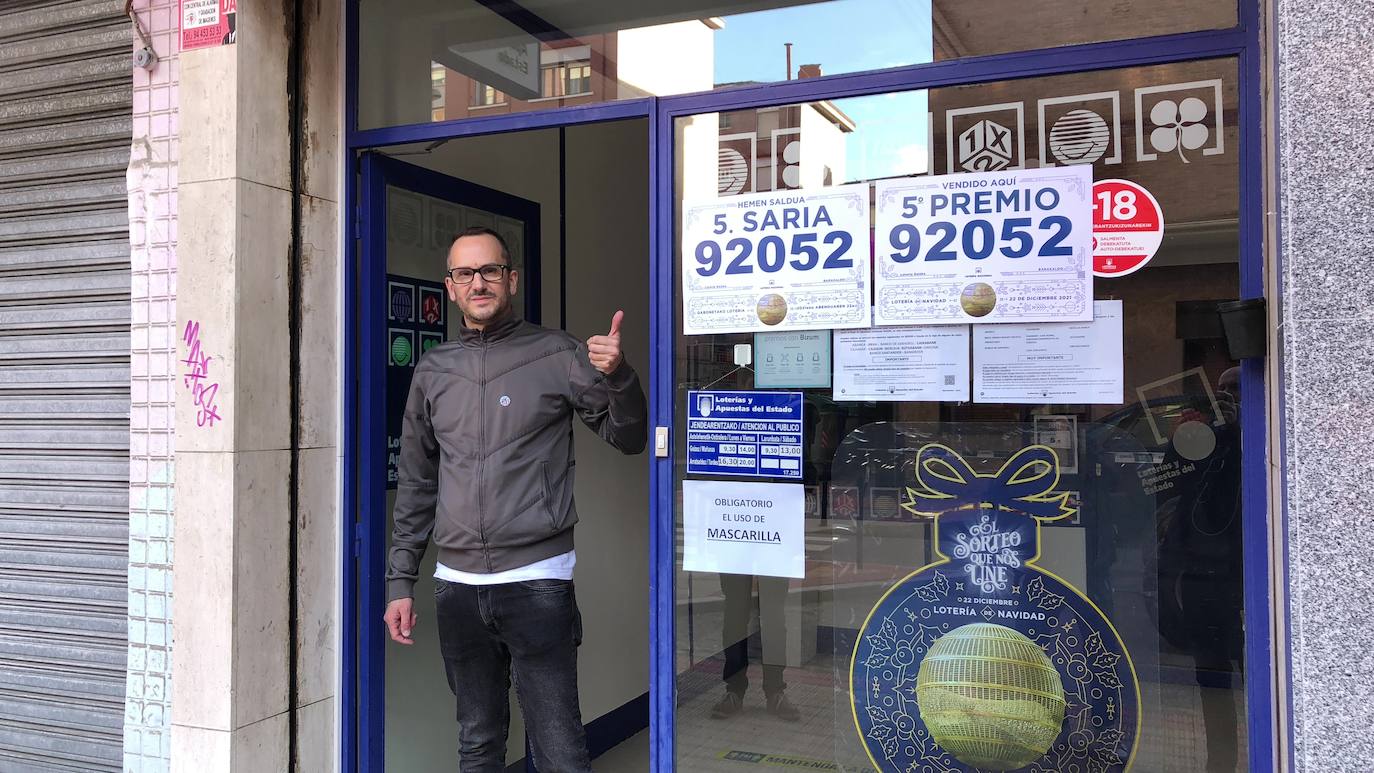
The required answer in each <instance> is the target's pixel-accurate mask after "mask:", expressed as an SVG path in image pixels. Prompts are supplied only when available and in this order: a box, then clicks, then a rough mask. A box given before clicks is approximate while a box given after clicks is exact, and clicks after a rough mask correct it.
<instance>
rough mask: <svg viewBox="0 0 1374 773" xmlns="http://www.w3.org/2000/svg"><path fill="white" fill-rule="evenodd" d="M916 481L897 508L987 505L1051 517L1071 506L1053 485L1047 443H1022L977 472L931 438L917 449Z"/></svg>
mask: <svg viewBox="0 0 1374 773" xmlns="http://www.w3.org/2000/svg"><path fill="white" fill-rule="evenodd" d="M916 482H917V483H918V484H919V485H920V486H921V488H920V489H912V488H908V489H907V499H908V500H909V501H907V502H904V503H902V507H903V508H905V509H906V510H908V511H910V512H912V513H917V514H920V515H938V514H940V513H944V512H949V511H950V510H962V509H977V508H980V507H984V506H987V507H991V508H992V509H994V510H1011V511H1014V512H1021V513H1025V514H1026V515H1029V516H1032V517H1034V518H1041V519H1044V520H1051V521H1052V520H1058V519H1060V518H1063V517H1065V516H1069V515H1073V514H1074V512H1075V510H1076V508H1073V507H1070V506H1069V504H1068V499H1069V494H1068V492H1066V491H1061V492H1056V491H1055V490H1054V487H1055V486H1056V485H1057V484H1058V483H1059V457H1058V456H1056V455H1055V453H1054V450H1053V449H1051V448H1047V447H1046V446H1031V447H1029V448H1023V449H1021V450H1020V451H1018V452H1017V453H1016V455H1015V456H1013V457H1012V458H1011V459H1008V460H1007V462H1006V464H1004V465H1002V469H1000V470H998V471H997V472H996V473H994V474H992V475H980V474H978V473H977V472H975V471H974V469H973V467H972V466H970V465H969V463H968V462H966V461H964V457H962V456H960V455H959V454H958V452H956V451H954V450H953V449H951V448H949V447H947V446H943V445H941V444H939V443H931V444H930V445H927V446H924V447H923V448H921V450H920V451H919V452H918V453H917V454H916Z"/></svg>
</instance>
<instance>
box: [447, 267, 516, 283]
mask: <svg viewBox="0 0 1374 773" xmlns="http://www.w3.org/2000/svg"><path fill="white" fill-rule="evenodd" d="M509 270H510V266H503V265H501V264H500V263H488V264H487V265H485V266H479V267H478V268H451V269H449V270H448V278H449V279H452V280H453V283H454V284H459V285H467V284H472V278H473V277H474V276H477V275H478V274H481V275H482V279H483V281H486V282H499V281H501V279H502V277H504V276H505V275H506V272H507V271H509Z"/></svg>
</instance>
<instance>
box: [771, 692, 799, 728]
mask: <svg viewBox="0 0 1374 773" xmlns="http://www.w3.org/2000/svg"><path fill="white" fill-rule="evenodd" d="M768 713H769V714H772V715H773V716H775V717H777V718H778V719H783V720H786V721H788V722H796V721H797V720H799V719H801V712H800V711H797V707H796V706H793V705H792V701H789V700H788V699H787V693H783V692H780V693H776V694H774V695H770V696H768Z"/></svg>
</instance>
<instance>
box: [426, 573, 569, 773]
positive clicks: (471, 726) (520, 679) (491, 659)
mask: <svg viewBox="0 0 1374 773" xmlns="http://www.w3.org/2000/svg"><path fill="white" fill-rule="evenodd" d="M434 582H435V590H434V606H435V610H436V612H437V616H438V624H439V648H440V652H442V653H443V656H444V670H445V672H447V674H448V686H449V689H451V690H453V695H454V697H455V698H457V703H458V726H459V734H458V741H459V745H458V753H459V758H460V759H461V760H462V765H461V767H460V768H459V769H460V770H461V771H462V773H501V772H502V771H504V770H505V769H506V735H507V733H508V731H509V729H510V683H511V679H512V677H513V678H514V680H515V694H516V697H517V698H518V699H519V701H520V711H521V713H522V714H524V717H525V732H526V734H528V736H529V738H530V746H531V748H533V750H534V764H535V766H536V767H538V768H539V771H540V773H590V771H591V763H590V762H589V761H588V756H587V736H586V732H585V730H584V729H583V727H582V712H581V710H580V709H579V708H578V703H577V647H578V645H580V644H581V643H582V616H581V614H580V613H579V612H578V611H577V597H576V594H575V593H574V591H573V584H572V582H571V581H568V580H531V581H529V582H514V583H507V584H504V585H463V584H461V583H452V582H445V581H443V580H440V579H437V578H436V579H435V581H434Z"/></svg>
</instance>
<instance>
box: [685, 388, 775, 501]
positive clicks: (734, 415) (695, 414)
mask: <svg viewBox="0 0 1374 773" xmlns="http://www.w3.org/2000/svg"><path fill="white" fill-rule="evenodd" d="M687 472H689V473H696V474H700V475H742V476H752V477H765V478H783V479H786V480H801V478H802V393H801V392H688V393H687Z"/></svg>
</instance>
